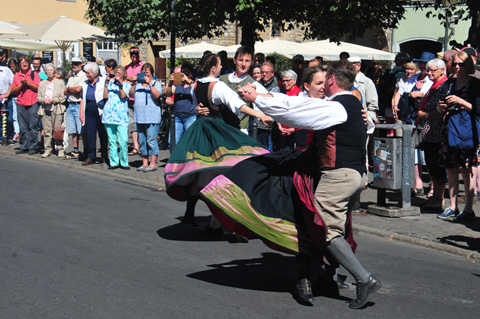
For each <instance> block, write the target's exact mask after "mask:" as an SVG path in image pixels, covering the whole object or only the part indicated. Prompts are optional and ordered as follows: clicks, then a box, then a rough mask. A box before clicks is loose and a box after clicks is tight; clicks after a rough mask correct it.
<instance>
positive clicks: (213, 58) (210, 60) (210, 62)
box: [198, 53, 219, 78]
mask: <svg viewBox="0 0 480 319" xmlns="http://www.w3.org/2000/svg"><path fill="white" fill-rule="evenodd" d="M218 59H219V57H218V55H216V54H213V53H210V54H207V55H205V56H204V57H203V58H202V60H200V64H199V65H198V77H199V78H203V77H206V76H208V74H210V69H211V68H213V67H214V66H216V65H217V61H218Z"/></svg>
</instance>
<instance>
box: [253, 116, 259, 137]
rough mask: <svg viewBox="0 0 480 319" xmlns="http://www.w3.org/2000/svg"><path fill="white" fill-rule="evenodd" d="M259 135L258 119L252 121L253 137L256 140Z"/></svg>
mask: <svg viewBox="0 0 480 319" xmlns="http://www.w3.org/2000/svg"><path fill="white" fill-rule="evenodd" d="M257 134H258V118H255V119H254V120H253V121H252V137H253V138H254V139H255V140H256V139H257Z"/></svg>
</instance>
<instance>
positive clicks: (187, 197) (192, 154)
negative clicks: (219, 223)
mask: <svg viewBox="0 0 480 319" xmlns="http://www.w3.org/2000/svg"><path fill="white" fill-rule="evenodd" d="M221 69H222V64H221V62H220V58H219V57H218V55H216V54H208V55H206V56H205V57H204V58H203V59H202V61H201V62H200V66H199V74H198V76H199V79H198V80H197V82H196V83H195V85H194V87H193V96H194V103H195V104H197V103H198V104H202V105H203V107H205V106H206V107H208V112H207V113H208V114H207V115H200V114H199V116H198V119H197V120H196V121H195V122H194V123H193V124H192V126H190V128H189V129H188V130H187V131H186V132H185V133H184V134H183V136H182V138H181V139H180V141H179V143H178V145H176V147H175V149H174V151H173V152H172V154H171V156H170V158H169V160H168V163H167V165H166V167H165V182H166V186H167V194H168V195H169V196H170V197H172V198H173V199H176V200H179V201H187V209H186V212H185V216H184V217H183V219H182V223H184V224H191V225H193V226H196V222H195V218H194V212H195V205H196V202H197V201H198V192H199V191H200V190H201V189H202V188H203V187H205V186H206V185H207V184H208V183H210V181H211V180H212V179H213V178H215V177H216V176H218V175H220V174H222V173H224V172H226V171H227V170H228V169H230V168H231V167H232V166H234V165H235V164H237V163H238V162H240V161H242V160H244V159H246V158H249V157H251V156H256V155H262V154H266V153H268V150H267V149H266V148H264V147H263V145H262V144H260V143H258V142H257V141H256V140H254V139H253V138H251V137H249V136H248V135H246V134H244V133H242V132H241V131H240V130H239V129H238V127H233V126H231V125H229V123H228V120H227V119H231V118H232V112H233V113H234V114H236V115H239V114H240V113H245V114H247V115H252V116H254V117H258V118H260V119H261V120H262V122H264V123H268V122H270V121H271V118H270V117H268V116H266V115H265V114H263V113H261V112H259V111H255V110H253V109H252V108H250V107H248V106H247V105H246V104H245V102H244V101H243V100H242V99H240V97H239V96H238V94H237V93H236V92H234V91H232V90H231V89H230V88H229V87H228V86H227V85H226V84H225V83H223V82H220V81H219V80H218V76H219V75H220V71H221ZM224 119H225V120H224Z"/></svg>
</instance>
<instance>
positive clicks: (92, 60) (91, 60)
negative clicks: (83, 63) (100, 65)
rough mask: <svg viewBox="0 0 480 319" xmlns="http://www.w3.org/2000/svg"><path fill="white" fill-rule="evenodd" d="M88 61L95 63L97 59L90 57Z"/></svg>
mask: <svg viewBox="0 0 480 319" xmlns="http://www.w3.org/2000/svg"><path fill="white" fill-rule="evenodd" d="M88 61H90V62H95V63H97V58H96V57H94V56H93V55H92V56H91V57H89V58H88Z"/></svg>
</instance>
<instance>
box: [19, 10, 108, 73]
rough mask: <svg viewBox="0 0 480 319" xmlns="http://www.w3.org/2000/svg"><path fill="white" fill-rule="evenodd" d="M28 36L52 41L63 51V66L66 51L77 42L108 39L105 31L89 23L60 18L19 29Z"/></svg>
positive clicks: (28, 37)
mask: <svg viewBox="0 0 480 319" xmlns="http://www.w3.org/2000/svg"><path fill="white" fill-rule="evenodd" d="M17 30H18V31H21V32H25V33H27V34H28V35H27V36H26V37H25V38H27V39H34V40H51V41H55V43H56V44H57V46H58V47H59V48H60V49H61V50H62V51H63V65H65V51H66V50H67V49H68V47H69V46H70V45H71V44H72V42H77V41H95V40H104V39H107V37H106V35H105V31H103V30H102V29H100V28H97V27H94V26H91V25H89V24H87V23H84V22H80V21H77V20H74V19H70V18H67V17H65V16H60V17H58V18H56V19H52V20H47V21H43V22H39V23H35V24H32V25H28V26H25V27H22V28H19V29H17Z"/></svg>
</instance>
